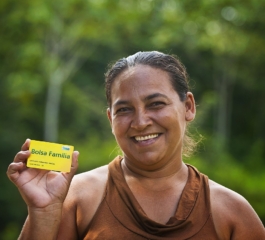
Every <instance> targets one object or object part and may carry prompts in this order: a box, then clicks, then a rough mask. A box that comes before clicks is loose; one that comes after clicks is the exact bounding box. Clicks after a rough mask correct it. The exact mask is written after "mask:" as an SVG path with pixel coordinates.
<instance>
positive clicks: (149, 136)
mask: <svg viewBox="0 0 265 240" xmlns="http://www.w3.org/2000/svg"><path fill="white" fill-rule="evenodd" d="M156 137H158V134H157V133H156V134H150V135H147V136H139V137H135V140H136V141H138V142H139V141H144V140H148V139H152V138H156Z"/></svg>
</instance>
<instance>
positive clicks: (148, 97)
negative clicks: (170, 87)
mask: <svg viewBox="0 0 265 240" xmlns="http://www.w3.org/2000/svg"><path fill="white" fill-rule="evenodd" d="M157 97H162V98H166V99H168V97H167V96H166V95H164V94H162V93H154V94H151V95H148V96H146V97H145V98H144V101H148V100H151V99H154V98H157ZM129 102H130V101H127V100H119V101H117V102H115V103H114V104H113V106H114V107H117V106H119V105H126V104H128V103H129Z"/></svg>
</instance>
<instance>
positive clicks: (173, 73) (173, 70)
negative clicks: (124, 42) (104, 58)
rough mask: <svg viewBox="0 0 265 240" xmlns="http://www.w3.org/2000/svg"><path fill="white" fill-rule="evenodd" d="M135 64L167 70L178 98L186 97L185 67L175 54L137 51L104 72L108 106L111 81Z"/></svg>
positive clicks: (187, 86)
mask: <svg viewBox="0 0 265 240" xmlns="http://www.w3.org/2000/svg"><path fill="white" fill-rule="evenodd" d="M136 65H147V66H150V67H153V68H158V69H161V70H163V71H165V72H167V73H168V74H169V76H170V80H171V83H172V86H173V88H174V89H175V91H176V92H177V93H178V95H179V97H180V100H181V101H184V100H185V99H186V93H187V92H188V91H189V85H188V76H187V72H186V69H185V67H184V66H183V64H182V63H181V62H180V61H179V60H178V58H177V57H176V56H173V55H168V54H164V53H161V52H157V51H151V52H137V53H135V54H134V55H131V56H129V57H127V58H121V59H120V60H118V61H117V62H116V63H114V64H113V65H112V66H111V67H110V69H109V70H108V71H107V73H106V74H105V91H106V97H107V103H108V106H109V107H111V85H112V83H113V82H114V80H115V79H116V78H117V77H118V75H120V74H121V73H122V72H123V71H125V70H126V69H128V68H130V67H134V66H136Z"/></svg>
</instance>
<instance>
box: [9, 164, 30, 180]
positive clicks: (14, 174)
mask: <svg viewBox="0 0 265 240" xmlns="http://www.w3.org/2000/svg"><path fill="white" fill-rule="evenodd" d="M24 168H25V164H23V163H22V162H18V163H11V164H10V165H9V166H8V168H7V172H6V174H7V176H8V178H9V179H10V180H11V181H12V182H15V181H16V180H17V178H18V177H19V172H21V171H22V170H23V169H24Z"/></svg>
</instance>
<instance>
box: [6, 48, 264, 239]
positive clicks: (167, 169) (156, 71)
mask: <svg viewBox="0 0 265 240" xmlns="http://www.w3.org/2000/svg"><path fill="white" fill-rule="evenodd" d="M106 96H107V101H108V105H109V108H108V110H107V116H108V118H109V121H110V124H111V127H112V132H113V134H114V136H115V138H116V141H117V143H118V144H119V146H120V148H121V150H122V152H123V156H122V157H117V158H116V159H114V160H113V161H112V162H111V163H110V164H109V165H108V166H103V167H100V168H97V169H95V170H92V171H90V172H85V173H82V174H78V175H76V176H75V177H74V178H73V176H74V173H75V171H76V169H77V165H78V164H77V158H78V152H74V153H73V162H72V167H71V172H70V173H69V174H66V173H56V172H52V171H44V170H39V169H30V168H26V167H25V163H26V160H27V158H28V157H29V155H30V152H29V151H28V149H29V144H30V140H26V142H25V143H24V144H23V146H22V151H20V152H19V153H18V154H17V155H16V156H15V159H14V162H13V163H11V164H10V166H9V168H8V171H7V175H8V177H9V178H10V180H11V181H12V182H13V183H14V184H15V185H16V186H17V187H18V189H19V191H20V193H21V195H22V197H23V199H24V200H25V202H26V204H27V206H28V218H27V220H26V222H25V225H24V227H23V229H22V232H21V235H20V239H46V240H47V239H64V240H65V239H125V238H126V239H200V240H201V239H204V240H205V239H211V240H212V239H257V240H258V239H259V240H260V239H265V231H264V227H263V225H262V223H261V221H260V220H259V218H258V216H257V214H256V213H255V212H254V210H253V209H252V207H251V206H250V205H249V203H248V202H247V201H246V200H245V199H244V198H243V197H242V196H240V195H238V194H237V193H235V192H233V191H231V190H229V189H227V188H225V187H223V186H221V185H219V184H217V183H214V182H213V181H211V180H208V178H207V177H206V176H205V175H203V174H201V173H199V172H198V171H197V170H196V169H195V168H193V167H192V166H189V165H186V164H184V163H183V161H182V155H183V154H184V150H185V149H188V148H189V145H188V144H189V142H190V141H189V140H190V139H189V138H188V137H187V136H186V128H187V124H188V122H190V121H192V120H193V119H194V117H195V113H196V109H195V100H194V97H193V95H192V93H191V92H189V88H188V82H187V74H186V71H185V68H184V67H183V66H182V64H181V63H180V62H179V61H178V60H177V59H176V58H175V57H173V56H170V55H166V54H163V53H160V52H138V53H136V54H135V55H132V56H129V57H127V58H123V59H121V60H119V61H118V62H117V63H115V64H114V65H113V66H112V67H111V69H110V70H109V71H108V72H107V74H106ZM72 178H73V181H72V182H71V180H72ZM70 183H71V184H70ZM68 189H69V191H68Z"/></svg>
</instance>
